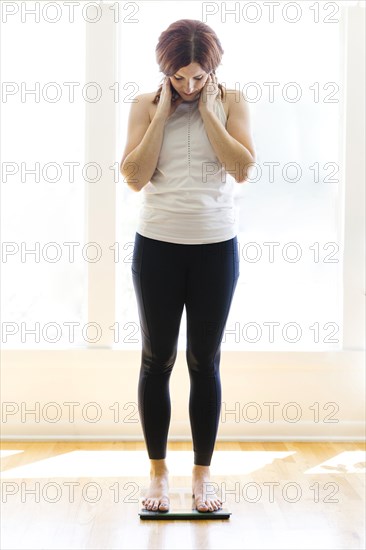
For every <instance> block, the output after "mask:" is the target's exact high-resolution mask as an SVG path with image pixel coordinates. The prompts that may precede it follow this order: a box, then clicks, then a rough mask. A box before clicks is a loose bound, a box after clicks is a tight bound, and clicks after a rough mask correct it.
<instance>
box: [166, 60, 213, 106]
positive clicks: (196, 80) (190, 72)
mask: <svg viewBox="0 0 366 550" xmlns="http://www.w3.org/2000/svg"><path fill="white" fill-rule="evenodd" d="M207 78H208V73H206V72H205V71H204V70H203V69H202V68H201V67H200V65H198V63H191V64H190V65H187V66H186V67H182V68H181V69H179V71H177V72H176V73H175V74H174V75H173V76H171V77H170V82H171V83H172V86H173V88H174V89H175V90H176V91H177V92H178V94H179V95H180V96H181V97H182V98H183V99H184V100H185V101H193V100H194V99H196V98H197V97H198V96H199V92H200V90H201V89H202V88H203V86H204V85H205V83H206V80H207Z"/></svg>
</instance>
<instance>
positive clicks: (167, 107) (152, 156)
mask: <svg viewBox="0 0 366 550" xmlns="http://www.w3.org/2000/svg"><path fill="white" fill-rule="evenodd" d="M149 98H150V96H149V95H142V96H141V95H140V96H137V98H136V99H137V100H138V101H137V102H136V103H132V105H131V110H130V116H129V119H128V138H127V144H126V147H125V151H124V154H123V157H122V160H121V165H120V171H121V174H122V175H123V177H124V178H125V180H126V182H127V184H128V185H129V187H131V189H133V190H134V191H141V189H142V188H143V187H144V186H145V185H146V184H147V183H148V182H149V181H150V179H151V177H152V175H153V173H154V172H155V169H156V165H157V163H158V159H159V153H160V150H161V146H162V143H163V137H164V127H165V123H166V121H167V119H168V117H169V116H170V115H171V114H173V112H174V111H175V109H176V108H177V106H178V105H179V103H180V102H181V101H182V99H180V100H177V101H176V102H175V103H174V104H172V102H171V100H172V93H171V85H170V80H169V77H165V80H164V83H163V87H162V91H161V95H160V101H159V103H158V106H157V108H156V111H155V115H154V118H153V119H152V121H151V122H150V117H149V109H148V103H147V102H148V101H149V100H150V99H149Z"/></svg>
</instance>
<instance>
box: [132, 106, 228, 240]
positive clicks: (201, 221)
mask: <svg viewBox="0 0 366 550" xmlns="http://www.w3.org/2000/svg"><path fill="white" fill-rule="evenodd" d="M198 101H199V97H198V98H197V99H195V100H193V101H191V102H189V101H183V102H182V103H180V104H179V105H178V107H177V108H176V110H175V111H174V113H173V114H172V115H171V116H170V117H169V118H168V119H167V121H166V123H165V127H164V137H163V142H162V146H161V150H160V154H159V158H158V163H157V166H156V169H155V172H154V174H153V175H152V177H151V179H150V181H149V182H148V183H147V184H146V185H145V186H144V187H143V188H142V191H141V192H142V193H143V198H142V201H141V207H140V215H139V220H138V225H137V232H138V233H140V234H141V235H143V236H145V237H150V238H151V239H157V240H160V241H166V242H171V243H178V244H205V243H215V242H220V241H226V240H228V239H231V238H233V237H234V236H235V235H236V234H237V233H238V215H237V214H238V212H237V208H236V206H235V203H234V196H233V193H234V186H235V185H236V180H235V179H234V178H233V177H232V176H231V175H230V174H228V173H227V172H226V171H225V170H224V166H223V165H221V163H220V161H219V159H218V158H217V156H216V154H215V152H214V150H213V147H212V145H211V143H210V140H209V138H208V135H207V132H206V129H205V126H204V123H203V120H202V117H201V115H200V112H199V110H198ZM214 109H215V113H216V115H217V116H218V118H219V120H220V121H221V123H222V124H223V125H224V127H226V119H227V117H226V114H225V111H224V107H223V105H222V102H221V101H215V104H214Z"/></svg>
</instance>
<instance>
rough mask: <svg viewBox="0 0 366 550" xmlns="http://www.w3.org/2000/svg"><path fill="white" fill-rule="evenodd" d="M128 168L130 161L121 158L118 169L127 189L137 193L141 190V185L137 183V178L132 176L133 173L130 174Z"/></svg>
mask: <svg viewBox="0 0 366 550" xmlns="http://www.w3.org/2000/svg"><path fill="white" fill-rule="evenodd" d="M130 168H131V163H126V162H125V161H124V159H122V160H121V163H120V165H119V171H120V173H121V175H122V177H123V181H124V182H125V183H127V185H128V187H129V189H131V190H132V191H135V192H136V193H137V192H138V191H141V189H142V187H141V186H140V185H139V180H138V179H136V178H135V177H134V176H133V173H132V174H131V169H130Z"/></svg>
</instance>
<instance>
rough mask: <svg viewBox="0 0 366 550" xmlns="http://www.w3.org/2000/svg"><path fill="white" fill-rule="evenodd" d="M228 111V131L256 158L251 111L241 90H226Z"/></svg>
mask: <svg viewBox="0 0 366 550" xmlns="http://www.w3.org/2000/svg"><path fill="white" fill-rule="evenodd" d="M225 98H226V101H224V103H223V104H224V105H225V103H226V109H227V124H226V130H227V131H228V133H229V134H230V135H231V136H232V137H233V138H235V139H236V140H237V141H238V142H239V143H241V144H242V145H244V147H246V148H247V149H248V151H249V152H250V154H251V155H252V157H253V159H254V158H255V147H254V141H253V136H252V132H251V121H250V110H249V104H248V100H247V98H246V96H245V94H243V93H242V91H240V90H231V89H230V90H226V94H225Z"/></svg>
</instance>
